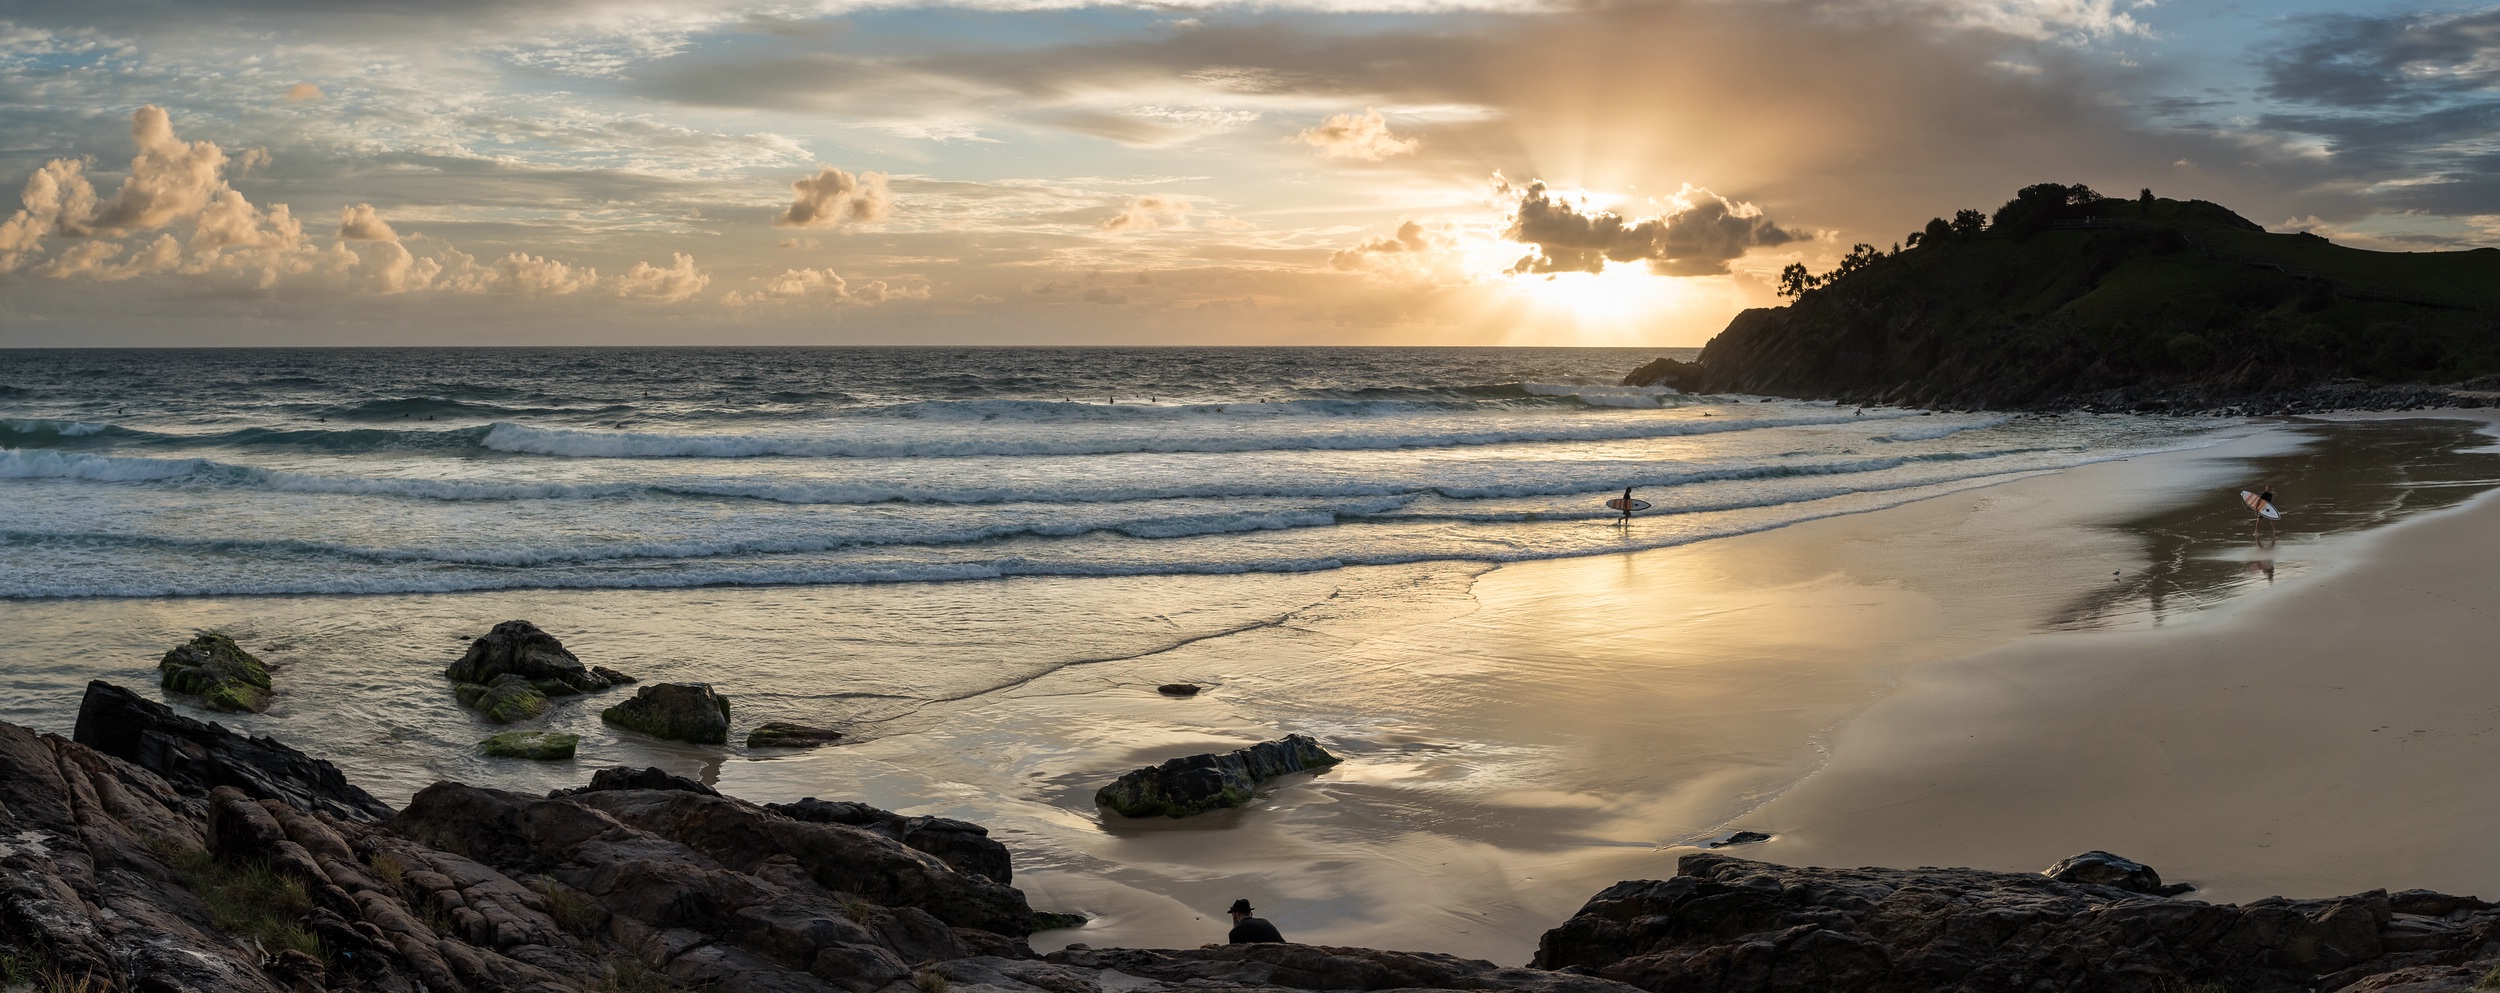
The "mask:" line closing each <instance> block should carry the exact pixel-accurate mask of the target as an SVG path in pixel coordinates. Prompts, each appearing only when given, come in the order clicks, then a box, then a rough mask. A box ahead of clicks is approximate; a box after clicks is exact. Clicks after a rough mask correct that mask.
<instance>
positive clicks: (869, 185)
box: [773, 166, 893, 228]
mask: <svg viewBox="0 0 2500 993" xmlns="http://www.w3.org/2000/svg"><path fill="white" fill-rule="evenodd" d="M790 192H791V194H792V198H791V200H790V206H788V207H784V208H782V211H781V213H779V214H776V215H773V226H774V227H777V228H833V227H841V226H842V225H844V224H855V223H857V224H864V223H870V222H875V221H881V220H884V219H885V218H886V215H888V214H889V213H891V212H892V211H893V201H892V199H891V197H890V196H889V195H888V194H887V192H886V185H885V174H884V173H881V172H863V173H860V174H859V175H856V176H854V175H851V174H850V173H847V172H843V171H842V170H840V169H837V168H834V167H833V166H826V167H824V168H823V169H822V170H819V171H818V172H817V173H816V174H815V175H813V176H808V177H805V178H802V179H800V180H799V181H798V182H795V183H792V184H790Z"/></svg>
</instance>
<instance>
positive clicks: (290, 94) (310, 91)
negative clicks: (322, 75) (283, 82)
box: [286, 83, 322, 103]
mask: <svg viewBox="0 0 2500 993" xmlns="http://www.w3.org/2000/svg"><path fill="white" fill-rule="evenodd" d="M321 97H322V92H321V87H318V86H314V85H313V84H311V83H297V84H295V85H293V86H290V87H287V90H286V98H287V102H289V103H303V102H304V101H307V100H319V99H321Z"/></svg>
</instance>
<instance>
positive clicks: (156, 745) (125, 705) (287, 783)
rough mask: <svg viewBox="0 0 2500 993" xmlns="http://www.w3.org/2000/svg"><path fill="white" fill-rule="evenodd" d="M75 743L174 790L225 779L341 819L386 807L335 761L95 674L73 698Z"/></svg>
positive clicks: (383, 811) (371, 816)
mask: <svg viewBox="0 0 2500 993" xmlns="http://www.w3.org/2000/svg"><path fill="white" fill-rule="evenodd" d="M72 734H73V735H74V736H75V737H76V739H77V742H78V744H81V745H85V746H87V747H88V748H92V749H95V750H96V751H98V752H101V753H103V754H106V755H110V756H112V757H114V758H117V759H120V760H122V761H124V762H129V763H131V764H133V765H136V766H138V767H139V768H141V769H145V770H147V771H148V772H150V773H154V774H155V775H157V776H159V777H162V778H163V779H164V780H166V781H167V782H168V783H170V784H171V785H173V786H175V787H179V788H181V789H185V790H189V791H191V792H195V793H201V794H205V793H207V792H208V791H209V790H211V789H214V788H216V787H219V786H232V787H234V788H236V789H239V790H241V791H243V793H244V794H246V795H248V796H252V797H256V798H259V799H263V800H277V801H280V802H283V803H286V804H288V805H290V806H293V807H295V808H296V809H298V810H306V811H319V812H321V813H323V814H327V815H329V816H331V817H336V818H340V819H343V820H357V821H375V820H381V819H382V818H385V817H389V816H391V808H390V807H388V806H386V805H384V804H383V803H382V801H380V800H376V799H374V798H373V794H370V793H367V792H365V791H363V790H361V789H358V788H356V786H355V785H354V784H352V783H349V782H348V781H347V777H346V776H343V775H340V774H339V770H338V767H337V766H334V765H331V764H330V763H328V762H324V761H321V760H320V759H316V758H313V757H311V756H308V755H305V754H304V753H302V752H299V751H296V750H295V749H292V748H288V747H287V746H285V745H283V744H280V743H278V741H277V740H276V739H274V738H247V737H244V736H242V735H239V734H236V733H234V732H232V731H228V730H226V729H225V727H224V726H222V725H217V724H203V723H201V722H199V721H195V720H192V719H190V718H188V717H184V716H182V715H181V714H177V713H174V711H173V708H171V707H167V706H165V705H164V704H161V703H157V702H156V701H154V700H147V699H143V698H141V697H140V696H139V695H138V694H136V693H132V692H130V691H129V690H126V689H123V688H121V687H119V686H115V685H113V684H111V683H107V682H104V681H102V680H97V681H95V682H91V683H88V684H87V695H86V697H85V698H84V699H82V700H80V701H79V703H78V725H77V727H76V729H75V730H74V731H73V732H72Z"/></svg>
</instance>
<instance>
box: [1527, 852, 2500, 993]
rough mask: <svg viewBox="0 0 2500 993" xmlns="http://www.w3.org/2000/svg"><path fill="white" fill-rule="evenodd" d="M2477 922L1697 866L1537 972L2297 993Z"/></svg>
mask: <svg viewBox="0 0 2500 993" xmlns="http://www.w3.org/2000/svg"><path fill="white" fill-rule="evenodd" d="M2148 871H2149V870H2148ZM2111 878H2120V879H2125V878H2128V877H2126V876H2125V875H2123V874H2122V875H2119V876H2113V877H2111ZM2133 879H2134V881H2135V882H2138V883H2141V882H2143V880H2142V878H2141V877H2133ZM2432 905H2434V902H2433V901H2417V902H2413V903H2409V904H2408V906H2432ZM2436 905H2445V904H2444V903H2439V904H2436ZM2458 906H2459V908H2460V909H2462V908H2463V906H2464V905H2458ZM2475 914H2479V915H2480V917H2479V920H2458V921H2447V920H2440V919H2433V918H2426V917H2416V918H2414V919H2412V920H2407V919H2405V915H2401V914H2398V913H2396V912H2395V911H2394V909H2393V903H2392V901H2391V900H2390V899H2389V897H2388V895H2387V894H2386V893H2385V892H2383V891H2382V892H2371V893H2362V894H2356V895H2353V896H2347V897H2337V898H2334V899H2325V900H2286V899H2282V898H2280V897H2270V898H2267V899H2264V900H2258V901H2254V902H2252V903H2248V904H2245V905H2240V906H2232V905H2228V904H2206V903H2198V902H2194V901H2187V900H2173V899H2167V898H2164V897H2161V896H2156V895H2153V894H2150V893H2145V892H2140V891H2137V890H2131V889H2121V888H2119V887H2117V886H2109V885H2101V884H2097V883H2088V882H2063V881H2059V880H2057V879H2052V878H2050V877H2048V876H2045V875H2041V874H2036V873H2019V872H1987V871H1982V870H1977V869H1935V868H1924V869H1815V868H1791V867H1787V866H1779V865H1772V864H1769V863H1765V862H1752V861H1747V860H1744V859H1737V858H1730V857H1728V856H1725V855H1715V854H1699V855H1687V856H1685V857H1684V858H1683V859H1682V860H1680V861H1679V863H1678V873H1677V875H1676V876H1675V878H1673V879H1667V880H1634V881H1627V882H1622V883H1617V884H1615V885H1614V886H1611V887H1608V888H1607V889H1606V890H1604V891H1602V892H1600V893H1598V894H1597V895H1596V896H1595V897H1593V898H1591V899H1590V900H1589V902H1588V903H1587V904H1586V905H1584V906H1582V907H1581V908H1580V911H1579V913H1577V914H1574V915H1572V917H1571V919H1570V920H1568V921H1565V922H1564V923H1563V924H1562V926H1560V927H1557V928H1554V929H1553V930H1550V931H1547V932H1546V933H1545V935H1544V937H1543V938H1542V939H1541V940H1540V941H1539V942H1538V945H1537V957H1536V961H1535V965H1536V966H1537V967H1538V968H1544V969H1577V970H1585V971H1589V972H1593V973H1595V974H1596V975H1599V976H1603V977H1606V978H1609V979H1615V980H1620V981H1622V982H1626V983H1630V984H1631V985H1634V986H1638V987H1641V988H1642V989H1646V990H1651V991H1653V993H1685V991H1696V993H1698V991H1716V990H1734V989H1747V990H1764V991H1787V990H1796V991H1807V990H1851V991H1855V993H1983V991H1998V990H2017V989H2019V990H2059V991H2066V990H2073V991H2085V990H2090V991H2109V993H2162V991H2172V990H2182V989H2199V988H2211V989H2230V990H2236V991H2241V993H2293V991H2300V990H2315V989H2336V988H2340V987H2343V986H2346V985H2347V984H2350V983H2352V982H2353V981H2355V980H2356V979H2358V978H2360V977H2362V976H2366V975H2370V974H2373V973H2377V972H2387V971H2390V970H2395V969H2400V968H2404V967H2408V966H2413V965H2420V964H2424V963H2428V962H2433V961H2449V962H2453V961H2458V960H2460V959H2462V958H2463V957H2465V956H2466V955H2469V954H2471V953H2472V950H2473V949H2474V948H2476V947H2479V945H2480V943H2481V942H2483V941H2486V940H2488V937H2489V936H2490V935H2492V934H2493V933H2494V932H2495V931H2500V914H2493V913H2490V912H2475V911H2468V912H2467V913H2464V914H2459V915H2458V916H2459V917H2461V918H2464V917H2468V916H2469V915H2475Z"/></svg>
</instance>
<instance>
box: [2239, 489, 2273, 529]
mask: <svg viewBox="0 0 2500 993" xmlns="http://www.w3.org/2000/svg"><path fill="white" fill-rule="evenodd" d="M2240 502H2241V503H2244V504H2247V505H2248V509H2250V510H2254V511H2256V512H2257V516H2259V517H2263V518H2265V519H2267V520H2269V521H2279V520H2282V519H2283V512H2282V511H2279V510H2276V509H2274V505H2273V504H2271V503H2268V502H2266V501H2265V499H2264V498H2262V497H2259V496H2258V495H2257V494H2254V493H2251V492H2248V491H2247V490H2241V491H2240Z"/></svg>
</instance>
